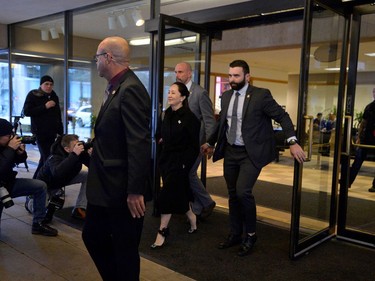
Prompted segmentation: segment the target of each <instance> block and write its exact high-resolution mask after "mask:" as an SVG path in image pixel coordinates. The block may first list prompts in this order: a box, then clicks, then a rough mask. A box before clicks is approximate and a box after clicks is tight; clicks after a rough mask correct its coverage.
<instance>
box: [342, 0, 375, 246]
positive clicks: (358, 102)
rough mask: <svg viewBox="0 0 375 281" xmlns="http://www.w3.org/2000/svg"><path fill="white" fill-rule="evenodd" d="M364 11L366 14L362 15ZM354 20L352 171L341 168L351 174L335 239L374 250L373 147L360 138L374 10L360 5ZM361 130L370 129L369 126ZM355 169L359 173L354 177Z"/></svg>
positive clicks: (371, 87)
mask: <svg viewBox="0 0 375 281" xmlns="http://www.w3.org/2000/svg"><path fill="white" fill-rule="evenodd" d="M366 7H368V8H370V9H368V8H367V9H366ZM363 11H366V14H362V15H361V13H362V12H363ZM354 19H355V22H356V24H353V31H352V34H359V36H352V37H353V38H352V40H353V42H352V44H351V45H353V46H355V48H356V47H357V46H358V49H355V50H353V52H352V53H353V54H352V55H351V56H350V66H352V65H353V68H350V69H349V75H350V77H353V81H355V82H354V83H352V84H353V86H352V87H350V85H351V84H349V86H348V96H353V97H354V98H353V100H354V106H353V103H349V102H348V106H347V108H348V109H349V110H348V112H347V115H349V116H350V117H352V120H353V122H352V128H351V138H350V142H351V149H350V154H349V155H348V164H347V165H349V164H350V166H351V168H350V169H349V168H348V167H343V168H342V169H344V168H346V169H347V170H346V171H350V172H349V173H348V172H347V173H346V174H348V175H347V176H346V174H345V171H344V170H343V172H342V181H341V183H342V186H341V189H340V206H339V220H338V222H339V225H338V238H342V239H347V240H350V241H354V242H356V243H360V244H366V245H370V246H372V247H375V219H374V216H373V210H374V208H375V192H372V191H375V190H374V189H373V188H372V187H373V186H374V184H375V180H374V176H375V173H374V171H375V162H374V161H375V145H374V143H373V142H372V140H371V138H370V137H365V138H363V137H360V136H359V131H360V126H361V125H360V124H361V122H362V121H363V120H364V119H363V117H364V116H365V118H367V121H368V123H369V122H371V121H370V120H371V117H370V118H369V115H368V113H366V114H365V115H364V109H365V107H366V106H367V105H368V104H370V103H372V102H373V100H374V98H375V79H374V71H375V60H374V56H375V54H374V44H375V40H374V31H373V29H372V28H370V27H371V26H372V25H373V23H374V22H375V8H373V7H372V8H371V6H370V5H364V6H362V7H361V6H359V7H358V9H357V13H356V14H355V16H354ZM352 91H353V93H351V92H352ZM371 123H372V122H371ZM364 128H367V130H370V127H364ZM365 134H366V133H365ZM361 159H362V160H361ZM362 161H363V163H362V164H361V162H362ZM355 167H358V168H355ZM354 170H358V174H357V176H356V177H354V174H355V173H354V172H353V171H354ZM345 176H346V177H345Z"/></svg>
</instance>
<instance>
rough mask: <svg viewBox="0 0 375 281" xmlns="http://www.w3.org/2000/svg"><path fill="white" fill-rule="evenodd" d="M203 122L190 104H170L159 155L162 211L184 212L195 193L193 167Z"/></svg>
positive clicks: (165, 212)
mask: <svg viewBox="0 0 375 281" xmlns="http://www.w3.org/2000/svg"><path fill="white" fill-rule="evenodd" d="M199 130H200V122H199V120H198V119H197V118H196V117H195V115H194V114H193V113H192V112H191V111H190V109H189V108H187V107H181V108H179V109H178V110H176V111H173V110H172V109H171V107H169V108H168V109H167V110H166V111H165V116H164V119H163V121H162V125H161V136H160V137H161V138H162V140H163V141H162V149H161V154H160V158H159V168H160V174H161V177H162V179H163V186H162V188H161V190H160V193H159V196H158V203H159V204H158V205H159V210H160V213H161V214H173V213H177V214H184V213H186V212H187V211H188V210H189V202H190V201H193V195H192V192H191V190H190V187H189V171H190V170H191V168H192V166H193V164H194V162H195V160H196V159H197V157H198V154H199V150H200V145H199Z"/></svg>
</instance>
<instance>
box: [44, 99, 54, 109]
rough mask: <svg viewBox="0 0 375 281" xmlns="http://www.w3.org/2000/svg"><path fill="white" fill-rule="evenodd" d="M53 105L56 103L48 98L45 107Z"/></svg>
mask: <svg viewBox="0 0 375 281" xmlns="http://www.w3.org/2000/svg"><path fill="white" fill-rule="evenodd" d="M55 105H56V103H55V102H54V101H53V100H49V101H47V102H46V104H45V107H46V108H47V109H50V108H51V107H54V106H55Z"/></svg>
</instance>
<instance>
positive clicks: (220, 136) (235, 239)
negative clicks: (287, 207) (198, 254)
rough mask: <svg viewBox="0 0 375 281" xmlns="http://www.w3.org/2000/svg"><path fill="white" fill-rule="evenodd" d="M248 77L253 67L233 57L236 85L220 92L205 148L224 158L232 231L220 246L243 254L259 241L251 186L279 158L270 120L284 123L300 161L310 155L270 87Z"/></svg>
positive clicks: (232, 74)
mask: <svg viewBox="0 0 375 281" xmlns="http://www.w3.org/2000/svg"><path fill="white" fill-rule="evenodd" d="M249 79H250V68H249V65H248V64H247V63H246V62H245V61H243V60H235V61H233V62H231V63H230V64H229V84H230V86H231V88H232V89H231V90H228V91H226V92H224V93H223V94H222V97H221V112H220V116H219V119H218V121H217V127H216V130H215V131H214V133H213V135H211V136H210V137H209V138H208V141H207V143H206V144H204V145H202V147H201V149H202V151H203V152H204V153H207V154H208V155H209V157H210V156H212V155H213V160H214V161H217V160H219V159H221V158H224V178H225V181H226V183H227V188H228V194H229V220H230V234H229V235H228V237H227V239H226V240H225V241H223V242H222V243H220V244H219V245H218V248H219V249H226V248H229V247H232V246H235V245H238V244H241V246H240V248H239V251H238V255H239V256H246V255H248V254H249V253H250V252H251V249H252V248H253V247H254V244H255V242H256V240H257V235H256V205H255V198H254V195H253V187H254V184H255V182H256V181H257V179H258V176H259V174H260V172H261V170H262V168H263V167H264V166H266V165H267V164H268V163H270V162H272V161H273V160H274V159H275V138H274V132H273V127H272V120H271V119H274V120H275V121H276V122H278V123H280V124H281V127H282V129H283V131H284V132H285V136H286V138H287V141H288V143H289V148H290V152H291V154H292V156H293V157H294V158H295V159H296V160H297V161H298V162H300V163H302V162H303V161H304V160H305V158H306V156H305V153H304V152H303V150H302V148H301V147H300V146H299V144H298V143H297V138H296V136H295V131H294V126H293V123H292V121H291V119H290V117H289V115H288V113H287V112H285V110H284V109H283V108H282V107H281V106H280V105H279V104H278V103H277V102H276V101H275V100H274V99H273V97H272V95H271V93H270V91H269V90H268V89H263V88H257V87H254V86H252V85H249V83H248V81H249ZM215 144H216V148H215V150H214V146H215ZM243 232H245V233H243ZM243 234H244V238H243V239H242V235H243ZM241 242H242V243H241Z"/></svg>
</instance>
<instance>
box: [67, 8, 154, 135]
mask: <svg viewBox="0 0 375 281" xmlns="http://www.w3.org/2000/svg"><path fill="white" fill-rule="evenodd" d="M149 11H150V1H140V2H139V1H137V2H134V3H122V4H121V3H120V4H119V3H115V4H107V3H106V4H104V5H100V6H95V8H92V9H88V10H85V9H83V10H80V11H76V12H74V13H73V41H72V56H71V59H70V60H69V64H68V65H69V77H68V79H69V85H70V86H69V89H68V99H67V100H68V105H67V108H68V121H69V124H68V126H67V129H68V132H69V133H75V134H77V135H78V136H79V137H80V138H81V139H85V138H90V137H93V135H92V134H93V130H92V129H93V125H94V123H95V120H96V117H97V115H98V113H99V110H100V107H101V105H102V101H103V94H104V90H105V88H106V86H107V81H106V80H105V79H104V78H101V77H99V76H98V72H97V69H96V63H95V62H94V61H93V59H92V58H93V56H94V55H95V54H96V50H97V47H98V45H99V43H100V42H101V41H102V40H103V39H104V38H106V37H108V36H120V37H123V38H125V39H127V41H128V42H129V43H131V42H132V40H133V39H136V38H146V39H149V33H146V32H145V31H144V26H143V25H141V26H137V24H136V21H135V18H136V16H138V17H139V16H140V17H142V18H143V19H144V20H147V19H149ZM149 60H150V58H149V44H146V45H140V46H134V45H131V61H130V68H131V69H132V70H133V71H134V72H135V74H136V75H137V76H138V77H139V79H140V80H141V81H142V83H143V84H144V85H145V87H146V89H148V90H149V80H150V73H149V64H150V61H149ZM88 119H90V120H88Z"/></svg>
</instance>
